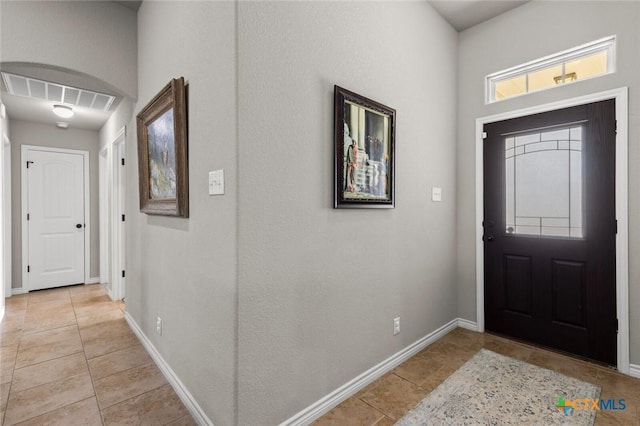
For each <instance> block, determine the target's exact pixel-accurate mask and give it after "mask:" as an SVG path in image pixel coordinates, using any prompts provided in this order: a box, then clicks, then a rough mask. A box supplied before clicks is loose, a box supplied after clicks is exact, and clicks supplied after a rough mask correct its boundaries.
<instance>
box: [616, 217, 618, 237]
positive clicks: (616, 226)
mask: <svg viewBox="0 0 640 426" xmlns="http://www.w3.org/2000/svg"><path fill="white" fill-rule="evenodd" d="M617 233H618V221H617V220H616V234H617Z"/></svg>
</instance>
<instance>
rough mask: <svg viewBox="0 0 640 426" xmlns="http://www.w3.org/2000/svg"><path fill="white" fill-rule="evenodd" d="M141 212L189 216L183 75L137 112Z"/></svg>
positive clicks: (185, 107) (172, 81)
mask: <svg viewBox="0 0 640 426" xmlns="http://www.w3.org/2000/svg"><path fill="white" fill-rule="evenodd" d="M137 127H138V178H139V180H140V211H141V212H144V213H147V214H152V215H163V216H179V217H189V166H188V161H187V104H186V92H185V84H184V78H182V77H180V78H177V79H173V80H171V81H170V82H169V84H167V85H166V86H165V87H164V88H163V89H162V90H161V91H160V93H158V94H157V95H156V96H155V97H154V98H153V99H152V100H151V101H150V102H149V103H148V104H147V106H145V107H144V109H142V111H140V113H139V114H138V115H137Z"/></svg>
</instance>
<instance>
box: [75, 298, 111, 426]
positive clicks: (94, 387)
mask: <svg viewBox="0 0 640 426" xmlns="http://www.w3.org/2000/svg"><path fill="white" fill-rule="evenodd" d="M71 305H72V306H73V300H72V301H71ZM73 316H74V318H75V319H76V329H77V330H78V337H79V338H80V344H81V345H82V355H83V356H84V363H85V365H86V366H87V371H88V372H89V379H90V380H91V387H92V388H93V397H94V398H95V399H96V405H97V406H98V413H99V414H100V422H101V423H102V425H103V426H104V418H103V417H102V410H101V409H100V401H98V392H97V391H96V384H95V381H94V380H93V373H92V372H91V368H89V359H88V358H87V352H86V351H85V348H84V340H83V339H82V334H81V333H80V325H79V324H78V315H77V313H76V308H75V306H73Z"/></svg>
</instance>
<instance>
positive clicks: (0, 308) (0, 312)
mask: <svg viewBox="0 0 640 426" xmlns="http://www.w3.org/2000/svg"><path fill="white" fill-rule="evenodd" d="M2 318H4V303H3V304H2V306H0V321H2Z"/></svg>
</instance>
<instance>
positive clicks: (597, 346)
mask: <svg viewBox="0 0 640 426" xmlns="http://www.w3.org/2000/svg"><path fill="white" fill-rule="evenodd" d="M484 130H485V132H486V134H487V135H486V138H485V140H484V256H485V301H484V303H485V327H486V329H487V330H489V331H494V332H497V333H501V334H506V335H509V336H513V337H516V338H519V339H524V340H528V341H531V342H535V343H539V344H542V345H545V346H549V347H553V348H557V349H560V350H562V351H567V352H571V353H574V354H577V355H581V356H584V357H588V358H591V359H594V360H598V361H601V362H604V363H607V364H610V365H615V364H616V332H617V321H616V278H615V256H616V253H615V238H616V236H615V234H616V220H615V103H614V101H613V100H610V101H602V102H596V103H593V104H588V105H582V106H577V107H572V108H567V109H563V110H558V111H552V112H546V113H542V114H536V115H532V116H528V117H522V118H517V119H512V120H506V121H501V122H496V123H491V124H488V125H486V126H485V129H484Z"/></svg>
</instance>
